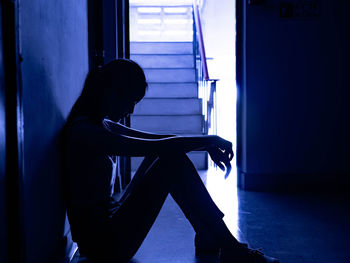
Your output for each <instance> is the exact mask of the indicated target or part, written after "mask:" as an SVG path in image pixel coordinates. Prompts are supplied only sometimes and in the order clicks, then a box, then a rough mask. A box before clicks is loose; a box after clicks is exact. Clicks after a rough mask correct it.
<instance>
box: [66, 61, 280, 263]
mask: <svg viewBox="0 0 350 263" xmlns="http://www.w3.org/2000/svg"><path fill="white" fill-rule="evenodd" d="M146 88H147V83H146V79H145V75H144V72H143V70H142V69H141V67H140V66H139V65H137V64H136V63H135V62H133V61H131V60H125V59H118V60H115V61H112V62H110V63H109V64H107V65H105V66H103V67H102V68H100V69H96V70H93V71H92V72H90V73H89V74H88V76H87V79H86V81H85V86H84V89H83V91H82V93H81V95H80V97H79V99H78V100H77V102H76V103H75V105H74V107H73V109H72V111H71V113H70V116H69V118H68V121H67V123H66V126H65V130H64V135H65V169H66V172H65V175H66V183H67V185H66V186H67V206H68V217H69V221H70V224H71V231H72V236H73V240H74V241H76V242H77V243H78V246H79V250H80V252H81V254H84V255H85V256H86V257H87V258H89V259H90V260H91V261H92V262H121V263H123V262H128V261H129V260H130V259H131V258H132V257H133V256H134V254H135V253H136V251H137V250H138V248H139V247H140V246H141V244H142V242H143V240H144V239H145V237H146V235H147V233H148V232H149V230H150V228H151V226H152V224H153V222H154V221H155V219H156V217H157V215H158V213H159V211H160V209H161V207H162V205H163V203H164V201H165V199H166V197H167V196H168V194H169V193H170V194H171V195H172V197H173V198H174V200H175V201H176V203H177V204H178V205H179V207H180V208H181V210H182V211H183V213H184V214H185V216H186V218H187V219H188V220H189V222H190V223H191V225H192V226H193V228H194V230H195V232H196V237H195V246H196V253H220V262H230V263H233V262H235V263H247V262H254V263H258V262H278V260H276V259H273V258H270V257H267V256H264V255H263V254H262V253H261V252H259V251H257V250H252V249H249V248H248V247H247V246H246V245H244V244H241V243H239V242H238V241H237V240H236V239H235V238H234V237H233V236H232V234H231V233H230V231H229V230H228V228H227V227H226V225H225V223H224V221H223V219H222V218H223V216H224V215H223V213H222V212H221V211H220V210H219V209H218V207H217V206H216V205H215V203H214V202H213V200H212V199H211V197H210V195H209V193H208V192H207V190H206V188H205V186H204V184H203V183H202V181H201V179H200V177H199V175H198V173H197V171H196V169H195V167H194V166H193V164H192V162H191V161H190V160H189V158H188V157H187V155H186V153H188V152H191V151H196V150H201V151H207V152H208V153H209V155H210V157H211V158H212V160H213V161H214V162H215V163H216V164H217V165H218V166H219V167H221V168H224V166H226V169H230V168H231V165H230V161H231V160H232V158H233V151H232V144H231V142H229V141H226V140H224V139H222V138H220V137H218V136H195V137H182V136H174V135H160V134H152V133H147V132H142V131H138V130H134V129H131V128H128V127H125V126H123V125H121V124H120V123H119V121H120V120H121V119H122V118H124V117H125V116H127V115H128V114H131V113H132V112H133V110H134V106H135V104H136V103H138V102H139V101H140V100H141V99H142V98H143V97H144V95H145V92H146ZM115 155H117V156H142V157H145V159H144V161H143V162H142V164H141V166H140V168H139V169H138V170H137V172H136V174H135V176H134V177H133V179H132V181H131V183H130V184H129V186H128V187H127V189H126V191H125V193H123V196H122V197H121V199H120V200H116V198H115V195H114V191H113V189H114V181H115V178H113V176H112V167H111V160H110V156H115Z"/></svg>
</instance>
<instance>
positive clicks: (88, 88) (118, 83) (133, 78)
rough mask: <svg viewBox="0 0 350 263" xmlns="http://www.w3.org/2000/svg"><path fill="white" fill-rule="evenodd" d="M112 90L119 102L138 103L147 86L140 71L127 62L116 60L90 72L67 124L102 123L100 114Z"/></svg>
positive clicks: (135, 64) (136, 66) (127, 60)
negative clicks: (76, 121) (84, 119)
mask: <svg viewBox="0 0 350 263" xmlns="http://www.w3.org/2000/svg"><path fill="white" fill-rule="evenodd" d="M111 89H114V90H115V91H116V92H115V94H117V95H118V96H120V98H124V99H127V98H132V99H133V100H135V101H140V100H141V99H142V98H143V97H144V96H145V93H146V89H147V82H146V77H145V74H144V72H143V70H142V68H141V67H140V66H139V65H138V64H137V63H136V62H134V61H132V60H129V59H116V60H113V61H111V62H109V63H108V64H106V65H104V66H102V67H101V68H96V69H93V70H91V71H90V72H89V73H88V75H87V77H86V80H85V83H84V88H83V90H82V92H81V94H80V96H79V98H78V100H77V101H76V103H75V104H74V106H73V108H72V110H71V112H70V115H69V117H68V122H70V121H71V120H72V119H74V118H76V117H77V116H86V117H89V118H91V119H93V120H101V119H103V118H104V117H105V116H103V113H101V112H100V105H101V104H102V103H104V102H103V98H104V96H103V95H104V94H105V93H106V92H107V91H108V90H111Z"/></svg>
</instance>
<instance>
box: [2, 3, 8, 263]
mask: <svg viewBox="0 0 350 263" xmlns="http://www.w3.org/2000/svg"><path fill="white" fill-rule="evenodd" d="M0 17H1V18H2V3H0ZM2 43H3V35H2V19H0V262H7V223H6V193H5V157H6V144H5V136H6V132H5V83H4V60H3V46H2Z"/></svg>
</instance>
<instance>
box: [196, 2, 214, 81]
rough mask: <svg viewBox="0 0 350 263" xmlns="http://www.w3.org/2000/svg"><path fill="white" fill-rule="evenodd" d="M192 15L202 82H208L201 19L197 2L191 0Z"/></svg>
mask: <svg viewBox="0 0 350 263" xmlns="http://www.w3.org/2000/svg"><path fill="white" fill-rule="evenodd" d="M193 13H194V20H195V26H196V31H197V33H198V48H199V53H200V56H201V59H202V67H203V78H204V80H209V79H210V78H209V73H208V65H207V57H206V55H205V47H204V40H203V32H202V24H201V18H200V14H199V7H198V3H197V0H193Z"/></svg>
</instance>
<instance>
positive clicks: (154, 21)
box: [137, 19, 162, 24]
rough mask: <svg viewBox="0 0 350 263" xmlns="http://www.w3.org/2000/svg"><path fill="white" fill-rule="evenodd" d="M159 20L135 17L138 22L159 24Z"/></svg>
mask: <svg viewBox="0 0 350 263" xmlns="http://www.w3.org/2000/svg"><path fill="white" fill-rule="evenodd" d="M161 22H162V20H160V19H137V23H138V24H160V23H161Z"/></svg>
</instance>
